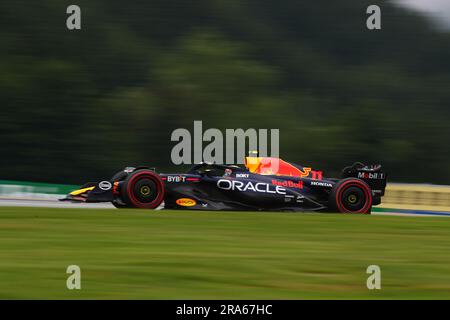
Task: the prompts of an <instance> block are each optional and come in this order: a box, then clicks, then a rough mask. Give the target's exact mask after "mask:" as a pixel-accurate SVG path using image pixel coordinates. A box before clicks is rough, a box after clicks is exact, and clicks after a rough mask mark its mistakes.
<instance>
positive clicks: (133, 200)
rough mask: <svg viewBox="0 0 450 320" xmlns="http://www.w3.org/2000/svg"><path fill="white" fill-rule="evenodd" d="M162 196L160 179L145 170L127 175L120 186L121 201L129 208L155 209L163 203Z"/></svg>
mask: <svg viewBox="0 0 450 320" xmlns="http://www.w3.org/2000/svg"><path fill="white" fill-rule="evenodd" d="M164 194H165V187H164V182H163V181H162V179H161V177H160V176H159V175H158V174H156V173H155V172H153V171H151V170H147V169H141V170H136V171H134V172H133V173H131V174H129V175H128V177H127V178H126V179H125V181H124V182H123V185H122V200H123V202H124V203H125V204H126V205H127V206H128V207H131V208H141V209H155V208H157V207H158V206H159V205H160V204H161V203H162V202H163V200H164Z"/></svg>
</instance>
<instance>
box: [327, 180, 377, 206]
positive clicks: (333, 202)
mask: <svg viewBox="0 0 450 320" xmlns="http://www.w3.org/2000/svg"><path fill="white" fill-rule="evenodd" d="M372 203H373V198H372V190H371V189H370V187H369V186H368V185H367V183H365V182H364V181H362V180H360V179H356V178H347V179H343V180H341V181H339V182H338V183H337V184H336V185H335V186H334V188H333V190H332V191H331V194H330V208H331V209H333V210H336V211H337V212H340V213H362V214H370V211H371V210H372Z"/></svg>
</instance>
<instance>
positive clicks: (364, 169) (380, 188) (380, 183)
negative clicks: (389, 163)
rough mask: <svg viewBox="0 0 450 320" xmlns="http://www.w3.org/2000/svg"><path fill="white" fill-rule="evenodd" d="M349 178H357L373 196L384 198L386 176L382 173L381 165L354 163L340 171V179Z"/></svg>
mask: <svg viewBox="0 0 450 320" xmlns="http://www.w3.org/2000/svg"><path fill="white" fill-rule="evenodd" d="M349 177H354V178H358V179H361V180H363V181H364V182H365V183H367V184H368V185H369V187H370V188H371V189H372V193H373V195H374V196H380V197H381V196H384V192H385V189H386V182H387V175H386V173H385V172H383V171H382V168H381V165H370V166H367V165H365V164H362V163H360V162H356V163H354V164H353V165H351V166H348V167H345V168H344V169H343V170H342V178H349Z"/></svg>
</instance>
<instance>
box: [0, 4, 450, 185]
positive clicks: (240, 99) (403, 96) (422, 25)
mask: <svg viewBox="0 0 450 320" xmlns="http://www.w3.org/2000/svg"><path fill="white" fill-rule="evenodd" d="M28 2H29V1H26V2H25V1H11V0H6V1H2V3H1V4H0V39H1V40H2V45H1V47H0V70H1V71H0V110H1V111H0V136H1V138H2V139H1V144H0V146H1V155H2V156H1V160H0V168H1V171H0V172H1V175H0V178H1V179H16V180H22V179H23V180H36V181H49V182H68V183H80V182H84V181H85V180H89V179H99V178H104V177H108V175H110V174H111V173H113V172H114V171H115V170H117V169H119V168H121V167H123V166H125V165H129V164H150V165H152V166H157V167H158V168H159V169H161V170H166V171H167V170H174V171H175V170H176V171H178V170H180V169H179V168H174V166H172V165H171V164H170V150H171V148H172V147H173V145H174V144H175V143H173V142H171V141H170V134H171V132H172V131H173V130H174V129H176V128H180V127H183V128H192V125H193V121H194V120H203V123H204V126H207V127H215V128H219V129H225V128H256V129H258V128H279V129H280V139H281V140H280V143H281V145H280V152H281V156H282V157H283V158H285V159H288V160H291V161H294V162H299V163H305V164H312V165H313V166H314V167H319V168H323V169H324V171H325V173H326V174H327V173H329V174H335V173H337V172H338V171H339V170H340V168H342V167H343V166H344V165H346V164H349V163H351V162H353V161H356V160H358V161H363V162H368V163H382V164H383V165H384V166H385V167H386V170H387V171H388V172H389V176H390V179H391V180H396V181H411V182H434V183H447V184H448V183H450V166H448V161H449V160H450V152H449V148H448V145H449V142H450V141H449V138H450V129H449V126H448V125H447V122H448V119H449V104H450V90H449V87H450V86H449V85H450V60H449V59H448V57H449V56H450V41H449V40H450V33H443V32H438V31H436V30H435V29H434V28H433V27H432V25H431V24H430V22H429V21H427V20H426V19H425V18H423V17H421V16H419V15H417V14H414V13H412V12H408V11H406V10H405V9H400V8H396V7H394V6H392V5H391V4H390V3H387V2H382V4H381V7H382V19H383V24H382V26H383V27H382V30H379V31H369V30H367V28H366V24H365V19H366V15H365V9H366V7H367V6H368V5H369V3H364V1H361V3H359V2H358V4H355V3H354V1H349V0H339V1H333V3H332V4H331V3H329V1H324V0H321V1H314V2H313V3H311V2H299V1H294V0H286V1H283V2H282V3H280V2H277V1H274V0H265V1H260V0H259V1H256V0H248V1H245V2H242V1H234V0H233V1H230V0H227V1H225V0H214V1H206V0H203V1H195V3H190V2H186V1H181V0H170V1H167V0H166V1H159V0H158V1H156V0H155V1H150V2H140V1H139V2H138V1H135V2H134V3H133V2H130V3H127V4H126V5H124V4H123V1H111V0H110V1H104V0H97V1H95V2H92V1H90V2H88V1H79V3H77V4H78V5H79V6H80V7H81V9H82V29H81V30H79V31H69V30H67V29H66V27H65V9H66V6H67V5H69V3H67V4H65V3H60V1H44V2H41V3H36V4H31V3H28Z"/></svg>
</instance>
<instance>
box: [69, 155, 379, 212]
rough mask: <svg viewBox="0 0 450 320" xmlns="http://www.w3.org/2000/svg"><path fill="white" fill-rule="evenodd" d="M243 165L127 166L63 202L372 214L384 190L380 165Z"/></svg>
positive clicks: (261, 161) (272, 161)
mask: <svg viewBox="0 0 450 320" xmlns="http://www.w3.org/2000/svg"><path fill="white" fill-rule="evenodd" d="M244 163H245V167H240V166H235V165H224V164H214V163H204V162H202V163H199V164H196V165H194V166H193V167H192V168H191V169H190V170H188V171H187V172H186V173H181V174H179V173H175V174H174V173H170V174H165V173H157V172H156V171H155V170H154V169H151V168H149V167H126V168H125V169H124V170H121V171H119V172H118V173H116V174H115V175H114V176H113V177H112V178H111V179H109V180H104V181H100V182H98V183H87V184H85V185H83V186H82V187H81V188H80V189H78V190H75V191H73V192H71V193H69V194H68V195H67V196H66V197H65V198H64V199H60V200H62V201H72V202H89V203H92V202H111V203H112V204H113V205H114V206H115V207H117V208H143V209H157V208H158V209H161V208H166V209H184V210H238V211H240V210H244V211H259V210H263V211H328V212H340V213H360V214H370V212H371V209H372V206H374V205H378V204H380V203H381V197H382V196H383V195H384V192H385V188H386V173H384V172H383V171H382V170H381V165H371V166H367V165H364V164H362V163H354V164H353V165H351V166H348V167H346V168H344V169H343V170H342V173H341V177H340V178H325V177H324V176H323V173H322V171H319V170H313V169H312V168H310V167H303V166H300V165H297V164H294V163H290V162H287V161H284V160H282V159H279V158H274V157H257V156H256V157H245V161H244Z"/></svg>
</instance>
